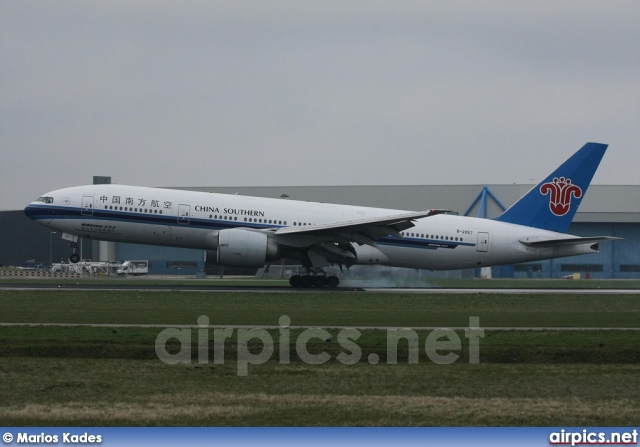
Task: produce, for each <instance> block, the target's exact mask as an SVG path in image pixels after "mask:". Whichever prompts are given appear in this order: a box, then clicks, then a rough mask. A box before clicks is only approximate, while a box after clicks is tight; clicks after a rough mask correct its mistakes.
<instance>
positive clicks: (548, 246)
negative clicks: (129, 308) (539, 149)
mask: <svg viewBox="0 0 640 447" xmlns="http://www.w3.org/2000/svg"><path fill="white" fill-rule="evenodd" d="M606 149H607V145H605V144H599V143H587V144H585V145H584V146H583V147H582V148H581V149H580V150H579V151H578V152H576V153H575V154H574V155H573V156H572V157H570V158H569V159H568V160H567V161H565V162H564V163H563V164H562V165H560V167H558V168H557V169H556V170H555V171H553V172H552V173H551V174H549V175H548V176H547V177H546V178H545V179H544V180H543V181H542V182H540V183H539V184H538V185H536V186H535V187H534V188H533V189H531V190H530V191H529V192H528V193H527V194H525V195H524V196H523V197H522V198H521V199H520V200H518V201H517V202H516V203H515V204H514V205H513V206H511V207H510V208H509V209H508V210H506V211H505V212H504V213H503V214H502V215H501V216H499V217H498V218H497V219H495V220H491V219H480V218H473V217H464V216H457V215H452V214H448V212H447V211H446V210H440V209H432V210H427V211H421V212H410V211H402V210H393V209H383V208H368V207H356V206H346V205H334V204H326V203H313V202H300V201H294V200H284V199H268V198H260V197H247V196H239V195H227V194H212V193H203V192H194V191H183V190H172V189H161V188H147V187H139V186H125V185H88V186H76V187H72V188H65V189H59V190H56V191H52V192H49V193H47V194H45V195H43V196H42V197H40V198H39V199H38V200H37V201H35V202H32V203H30V204H29V205H28V206H27V207H26V208H25V210H24V211H25V213H26V215H27V216H29V217H30V218H31V219H33V220H35V221H37V222H39V223H41V224H43V225H45V226H47V227H49V228H52V229H54V230H56V231H59V232H61V233H62V237H63V239H65V240H68V241H69V242H70V245H71V247H72V254H71V256H70V261H71V262H78V261H79V259H80V258H79V256H78V253H77V243H78V238H89V239H96V240H102V241H117V242H133V243H139V244H154V245H166V246H172V247H186V248H198V249H202V250H204V252H205V257H206V259H205V260H206V262H207V263H210V264H215V265H221V266H244V267H260V266H263V265H264V264H265V263H267V262H270V261H274V260H277V259H282V258H287V259H296V260H299V261H300V262H301V264H302V265H303V266H304V267H305V271H306V274H304V275H295V276H293V277H292V278H291V279H290V283H291V285H292V286H294V287H336V286H337V285H338V283H339V279H338V277H336V276H333V275H327V274H326V272H325V267H328V266H330V265H338V266H340V268H342V267H343V266H344V267H347V268H349V267H350V266H352V265H354V264H378V265H386V266H395V267H410V268H414V269H429V270H453V269H465V268H472V267H487V266H493V265H500V264H515V263H519V262H528V261H535V260H540V259H549V258H558V257H563V256H573V255H580V254H588V253H595V252H598V243H599V242H602V241H605V240H611V239H617V238H613V237H607V236H594V237H578V236H572V235H569V234H565V232H566V231H567V230H568V228H569V224H570V223H571V220H572V219H573V217H574V215H575V213H576V210H577V209H578V206H579V205H580V202H581V201H582V199H583V198H584V195H585V193H586V191H587V188H588V186H589V183H590V182H591V179H592V178H593V175H594V173H595V171H596V169H597V167H598V165H599V164H600V160H601V159H602V157H603V155H604V153H605V151H606Z"/></svg>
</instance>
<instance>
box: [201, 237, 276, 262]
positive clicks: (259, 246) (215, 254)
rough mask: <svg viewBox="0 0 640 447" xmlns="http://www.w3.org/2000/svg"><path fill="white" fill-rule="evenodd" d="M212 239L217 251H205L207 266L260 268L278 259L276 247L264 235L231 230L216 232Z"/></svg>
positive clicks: (274, 243) (272, 241) (273, 242)
mask: <svg viewBox="0 0 640 447" xmlns="http://www.w3.org/2000/svg"><path fill="white" fill-rule="evenodd" d="M214 238H215V239H217V240H215V241H214V244H215V246H216V247H217V249H216V250H207V256H206V259H205V262H206V263H207V264H216V265H225V266H230V267H262V266H263V265H264V264H265V263H266V262H269V261H274V260H276V259H279V258H280V256H279V254H278V252H279V248H278V245H277V244H276V242H275V241H274V240H272V239H270V238H269V237H268V236H267V235H266V234H264V233H260V232H256V231H250V230H243V229H240V228H231V229H228V230H220V231H218V232H217V234H215V235H214Z"/></svg>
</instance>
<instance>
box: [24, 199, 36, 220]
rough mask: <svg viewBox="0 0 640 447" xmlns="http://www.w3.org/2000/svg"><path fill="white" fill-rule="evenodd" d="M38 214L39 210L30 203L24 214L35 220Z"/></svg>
mask: <svg viewBox="0 0 640 447" xmlns="http://www.w3.org/2000/svg"><path fill="white" fill-rule="evenodd" d="M37 213H38V209H37V207H35V206H33V203H30V204H29V205H27V206H26V208H25V209H24V214H26V216H27V217H28V218H29V219H35V216H36V215H37Z"/></svg>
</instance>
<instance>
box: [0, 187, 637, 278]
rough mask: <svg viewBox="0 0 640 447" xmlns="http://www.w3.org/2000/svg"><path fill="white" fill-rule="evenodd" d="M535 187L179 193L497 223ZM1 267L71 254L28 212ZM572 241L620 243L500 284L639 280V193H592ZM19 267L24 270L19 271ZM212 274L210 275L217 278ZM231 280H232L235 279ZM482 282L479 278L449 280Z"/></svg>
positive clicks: (144, 251)
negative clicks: (604, 238) (575, 277)
mask: <svg viewBox="0 0 640 447" xmlns="http://www.w3.org/2000/svg"><path fill="white" fill-rule="evenodd" d="M533 186H534V185H531V184H513V185H387V186H384V185H375V186H374V185H371V186H277V187H273V186H270V187H261V186H256V187H176V188H175V189H184V190H194V191H203V192H215V193H223V194H239V195H247V196H258V197H270V198H280V199H282V200H303V201H312V202H328V203H340V204H345V205H360V206H372V207H380V208H393V209H403V210H415V211H419V210H425V209H430V208H444V209H448V210H451V211H452V212H455V213H458V214H460V215H469V216H474V217H475V216H477V217H487V218H494V217H497V216H498V215H500V213H501V212H502V210H503V207H506V208H508V207H509V206H511V205H512V204H513V203H515V202H516V200H518V199H519V198H520V197H521V196H523V195H524V194H525V193H526V192H527V191H529V190H530V189H531V188H532V187H533ZM0 229H1V231H0V242H1V243H0V247H1V249H0V264H4V265H16V262H18V260H20V261H24V260H27V259H37V260H39V261H41V262H46V261H48V260H49V259H53V260H54V262H56V261H59V260H60V259H61V258H66V257H67V256H68V252H67V249H66V247H65V246H64V244H63V243H62V242H61V241H60V239H59V235H52V234H51V232H50V231H49V230H48V229H47V228H45V227H42V226H40V225H38V224H36V223H34V222H32V221H30V220H29V219H27V218H26V216H24V215H23V214H22V212H21V211H9V212H2V213H0ZM569 233H571V234H575V235H578V236H600V235H608V236H616V237H620V238H623V240H621V241H614V242H607V243H602V244H601V245H600V253H597V254H592V255H585V256H576V257H568V258H559V259H553V260H547V261H537V262H535V263H528V264H518V265H509V266H497V267H493V268H492V277H494V278H559V277H562V276H566V275H569V274H574V273H580V274H581V275H583V277H584V276H587V275H588V276H589V277H591V278H617V279H625V278H640V185H591V186H590V187H589V190H588V191H587V194H586V195H585V198H584V200H583V201H582V204H581V205H580V208H579V210H578V213H577V214H576V217H575V219H574V221H573V223H572V225H571V227H570V229H569ZM84 257H85V258H89V257H93V259H94V260H102V261H113V260H116V261H123V260H126V259H147V260H149V261H150V272H151V273H154V274H165V275H169V274H182V275H184V274H186V275H197V274H198V273H202V272H204V269H205V266H204V262H203V254H202V251H201V250H188V249H177V248H169V247H158V246H148V245H138V244H125V243H116V244H107V243H97V242H93V243H89V244H85V249H84ZM18 265H19V264H18ZM215 272H216V270H214V271H209V272H208V273H215ZM228 273H230V272H228ZM451 274H453V275H463V276H472V275H475V276H478V275H479V274H480V273H479V271H466V272H459V271H457V272H451V273H450V274H448V275H449V276H450V275H451Z"/></svg>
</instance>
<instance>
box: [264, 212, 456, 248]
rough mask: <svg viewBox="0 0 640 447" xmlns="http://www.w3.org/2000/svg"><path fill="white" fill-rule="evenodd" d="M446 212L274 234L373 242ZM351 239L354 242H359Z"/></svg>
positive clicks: (309, 226) (382, 217) (313, 226)
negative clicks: (359, 238)
mask: <svg viewBox="0 0 640 447" xmlns="http://www.w3.org/2000/svg"><path fill="white" fill-rule="evenodd" d="M446 212H448V211H447V210H436V209H433V210H429V211H420V212H414V213H405V214H395V215H392V216H381V217H372V218H370V219H360V220H348V221H344V222H335V223H330V224H322V225H307V226H303V227H286V228H280V229H278V230H276V231H275V232H274V234H277V235H288V234H297V235H305V236H318V237H320V236H331V235H348V234H351V233H355V234H362V235H365V236H366V237H367V238H368V239H370V240H373V241H375V240H376V239H380V238H381V237H384V236H387V235H394V236H399V237H400V231H402V230H406V229H407V228H411V227H413V226H414V224H413V222H412V221H413V220H415V219H420V218H423V217H431V216H435V215H437V214H443V213H446ZM355 239H356V238H354V239H353V241H354V242H361V241H357V240H355Z"/></svg>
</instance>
